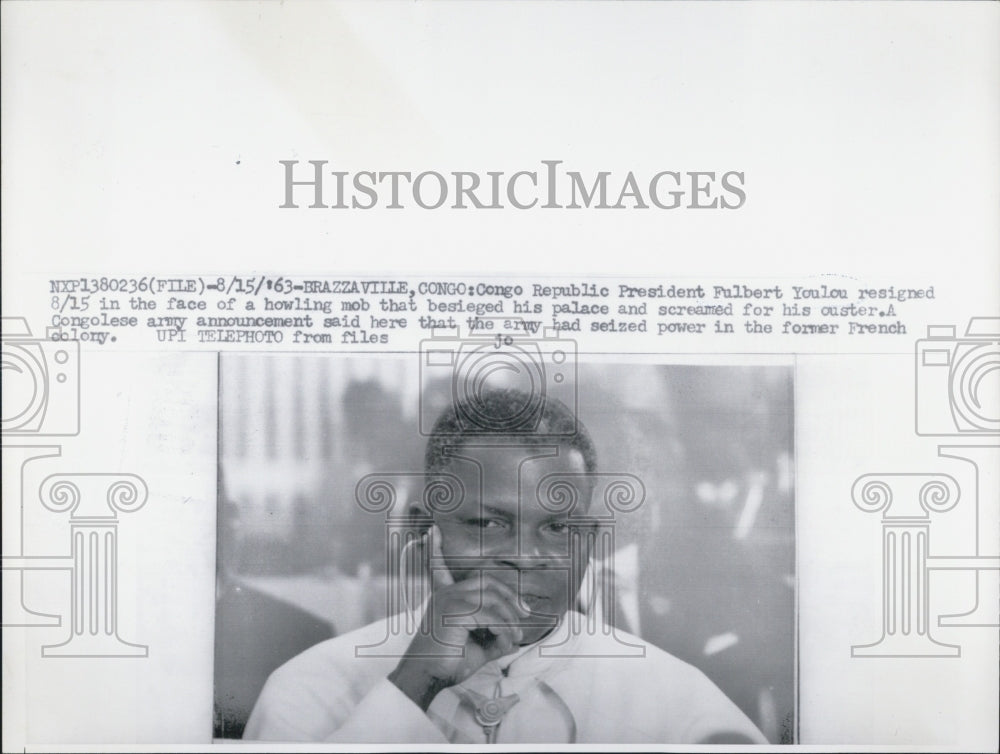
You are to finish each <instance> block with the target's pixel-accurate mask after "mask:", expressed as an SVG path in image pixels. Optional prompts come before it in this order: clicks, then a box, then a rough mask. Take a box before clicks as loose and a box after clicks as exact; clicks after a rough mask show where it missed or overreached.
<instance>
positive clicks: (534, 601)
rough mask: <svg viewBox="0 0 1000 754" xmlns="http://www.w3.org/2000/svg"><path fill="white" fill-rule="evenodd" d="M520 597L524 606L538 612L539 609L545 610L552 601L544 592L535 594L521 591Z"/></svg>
mask: <svg viewBox="0 0 1000 754" xmlns="http://www.w3.org/2000/svg"><path fill="white" fill-rule="evenodd" d="M520 597H521V602H523V603H524V606H525V607H527V608H528V609H529V610H531V611H532V612H536V611H538V610H539V609H541V610H543V611H544V609H545V608H546V607H547V606H548V603H549V602H550V600H549V598H548V597H546V596H545V595H544V594H535V593H533V592H521V593H520Z"/></svg>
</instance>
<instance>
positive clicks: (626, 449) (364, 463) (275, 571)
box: [215, 354, 795, 743]
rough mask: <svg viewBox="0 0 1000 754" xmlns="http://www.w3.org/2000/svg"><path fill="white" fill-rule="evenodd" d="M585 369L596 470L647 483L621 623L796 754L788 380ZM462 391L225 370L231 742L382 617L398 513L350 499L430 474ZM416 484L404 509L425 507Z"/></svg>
mask: <svg viewBox="0 0 1000 754" xmlns="http://www.w3.org/2000/svg"><path fill="white" fill-rule="evenodd" d="M576 372H577V379H576V381H575V384H576V398H577V401H578V406H579V417H580V420H581V421H582V422H583V423H584V424H585V425H586V426H587V428H588V429H589V431H590V434H591V436H592V438H593V440H594V443H595V445H596V446H597V453H598V466H599V470H600V471H606V472H627V473H631V474H635V475H636V476H638V477H639V478H640V479H641V480H642V482H643V484H644V485H645V488H646V502H645V503H644V505H643V506H642V507H640V508H639V509H638V510H637V511H635V512H634V513H631V514H629V515H625V516H619V517H618V520H617V522H616V534H615V537H616V539H615V542H616V546H617V551H616V555H615V559H614V578H615V610H614V615H613V616H608V618H609V619H612V620H613V621H614V623H615V624H616V625H617V626H619V627H621V628H622V629H623V630H625V631H628V632H630V633H633V634H635V635H637V636H639V637H641V638H642V639H644V640H646V641H648V642H650V643H652V644H655V645H657V646H659V647H661V648H662V649H664V650H666V651H668V652H670V653H671V654H673V655H675V656H677V657H679V658H681V659H683V660H685V661H687V662H690V663H691V664H693V665H695V666H697V667H698V668H700V669H701V670H702V671H704V672H705V673H706V674H707V675H708V676H709V677H710V678H711V679H712V680H713V681H714V682H715V683H716V684H717V685H718V686H719V687H720V688H721V689H722V690H723V691H724V692H725V693H726V694H727V695H728V696H729V697H730V698H731V699H732V700H733V701H734V702H735V703H736V704H737V705H739V706H740V707H741V708H742V709H743V711H744V712H746V714H747V715H748V716H749V717H750V718H751V719H752V720H753V721H754V722H755V723H756V724H757V726H758V727H759V728H760V729H761V730H762V731H763V732H764V734H765V735H766V736H767V738H768V739H769V740H770V741H771V742H773V743H792V741H793V733H794V730H795V720H794V699H795V693H794V660H795V646H794V637H795V572H794V568H795V529H794V498H793V493H794V486H793V478H792V471H793V456H792V437H793V435H792V431H793V416H792V409H793V399H792V370H791V367H783V366H687V365H683V366H682V365H648V364H630V363H622V362H618V363H602V362H595V363H581V364H579V365H578V366H577V369H576ZM451 389H452V388H451V383H450V380H449V379H445V378H440V379H433V380H430V381H428V379H427V376H426V375H421V374H420V372H419V368H418V360H417V359H415V358H414V356H413V355H412V354H408V355H405V356H403V357H401V358H389V357H379V358H374V357H370V356H365V357H363V358H358V357H342V356H332V355H322V356H308V355H297V354H274V355H268V354H222V355H221V356H220V398H219V423H220V426H219V438H220V439H219V442H220V447H219V511H218V523H219V526H218V532H219V536H218V582H217V600H218V602H217V612H216V643H215V646H216V658H215V736H216V737H217V738H239V737H240V735H241V734H242V731H243V726H244V724H245V723H246V719H247V716H248V715H249V713H250V710H251V709H252V707H253V704H254V702H255V701H256V698H257V695H258V694H259V692H260V689H261V687H262V686H263V684H264V681H265V680H266V678H267V676H268V674H269V673H270V672H271V671H272V670H274V669H275V668H276V667H277V666H278V665H280V664H282V663H283V662H285V661H286V660H288V659H290V658H291V657H293V656H294V655H295V654H298V653H299V652H301V651H303V650H305V649H307V648H308V647H309V646H312V645H313V644H315V643H317V642H319V641H322V640H324V639H326V638H330V637H332V636H336V635H340V634H343V633H346V632H348V631H351V630H352V629H355V628H358V627H360V626H362V625H365V624H366V623H370V622H372V621H374V620H377V619H379V618H383V617H385V615H384V614H385V604H386V585H385V579H386V573H385V571H386V565H385V560H386V558H385V533H384V532H385V529H384V526H383V524H384V521H385V516H384V514H381V515H380V514H372V513H368V512H365V511H364V510H362V509H361V508H360V507H359V506H358V505H357V503H356V502H355V497H354V490H355V485H356V484H357V482H358V480H359V479H360V478H361V477H363V476H365V475H367V474H370V473H375V472H407V471H412V472H417V473H419V472H421V471H422V463H423V451H424V443H425V439H424V437H423V436H421V434H420V431H419V427H420V417H419V414H420V412H421V407H423V411H424V413H425V414H427V413H428V412H429V413H430V414H436V413H437V412H438V411H439V410H440V409H442V408H444V406H445V405H446V404H447V402H448V401H449V400H450V399H451V398H450V396H451ZM563 390H565V388H563ZM563 394H565V393H564V392H563ZM418 396H419V397H420V398H419V400H418ZM414 479H416V477H414ZM407 484H408V482H407V481H406V480H405V479H404V480H403V481H402V482H401V485H400V489H399V490H398V491H399V500H400V502H401V503H405V502H406V501H407V500H408V499H413V498H416V497H418V496H419V495H420V490H419V489H417V486H418V482H417V481H413V482H410V483H409V484H410V485H411V486H412V487H413V489H407Z"/></svg>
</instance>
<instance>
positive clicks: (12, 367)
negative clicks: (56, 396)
mask: <svg viewBox="0 0 1000 754" xmlns="http://www.w3.org/2000/svg"><path fill="white" fill-rule="evenodd" d="M0 374H2V375H3V422H2V426H3V431H4V432H7V431H10V430H16V429H18V428H20V427H23V426H26V425H30V424H31V423H32V422H33V421H34V420H36V419H37V418H38V415H39V413H41V412H42V411H43V410H44V409H45V403H46V384H47V382H48V378H47V376H46V372H45V364H44V363H42V362H41V361H40V360H39V359H38V358H37V357H36V356H35V355H34V354H32V353H31V351H29V350H28V349H25V348H22V347H20V346H12V347H9V348H4V349H3V353H2V356H0Z"/></svg>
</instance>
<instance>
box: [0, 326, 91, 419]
mask: <svg viewBox="0 0 1000 754" xmlns="http://www.w3.org/2000/svg"><path fill="white" fill-rule="evenodd" d="M0 380H2V386H3V408H2V411H3V414H2V416H0V431H2V433H3V434H4V435H36V436H51V435H75V434H77V433H78V432H79V429H80V414H79V404H80V399H79V344H78V343H76V342H55V341H48V340H38V339H35V338H32V337H31V331H30V329H29V328H28V325H27V322H26V321H25V320H24V319H23V318H20V317H4V318H3V333H2V348H0Z"/></svg>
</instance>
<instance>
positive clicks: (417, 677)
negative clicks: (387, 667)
mask: <svg viewBox="0 0 1000 754" xmlns="http://www.w3.org/2000/svg"><path fill="white" fill-rule="evenodd" d="M388 680H389V682H390V683H392V684H393V685H394V686H395V687H396V688H398V689H399V690H400V691H402V692H403V693H404V694H405V695H406V696H407V697H409V699H410V701H412V702H413V703H414V704H416V705H417V706H418V707H420V709H421V710H423V711H424V712H426V711H427V708H428V707H430V706H431V702H432V701H433V700H434V697H435V696H437V695H438V693H440V692H441V691H442V690H443V689H446V688H448V687H449V686H451V685H453V684H452V680H451V679H450V678H442V677H441V676H439V675H435V673H434V671H433V669H432V668H429V667H427V666H426V665H425V664H423V663H419V662H415V661H413V660H406V659H403V660H400V662H399V664H398V665H397V666H396V668H395V669H394V670H393V671H392V672H391V673H389V676H388Z"/></svg>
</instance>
